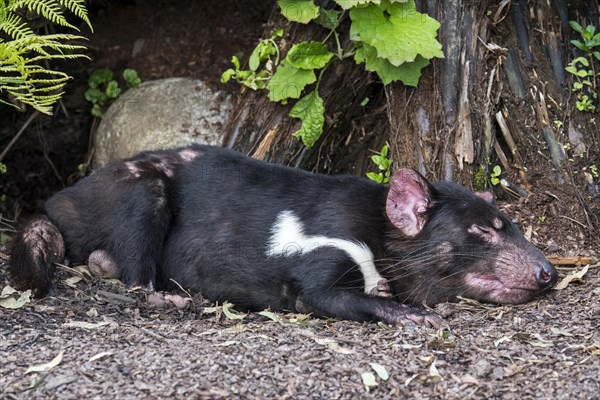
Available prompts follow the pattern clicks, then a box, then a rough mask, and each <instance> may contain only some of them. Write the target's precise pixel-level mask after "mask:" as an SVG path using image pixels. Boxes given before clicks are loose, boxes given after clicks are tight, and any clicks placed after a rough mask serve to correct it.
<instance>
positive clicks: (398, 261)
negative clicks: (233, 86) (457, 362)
mask: <svg viewBox="0 0 600 400" xmlns="http://www.w3.org/2000/svg"><path fill="white" fill-rule="evenodd" d="M64 258H66V259H68V260H69V261H70V262H72V263H82V262H85V261H86V260H88V259H89V262H90V264H91V266H92V267H93V268H92V269H93V270H94V271H96V272H98V273H100V274H101V275H104V276H110V277H118V278H121V279H122V280H123V281H124V283H125V284H127V285H129V286H142V287H144V288H146V289H148V290H176V289H177V288H178V285H181V287H183V288H186V289H188V290H192V291H199V292H201V293H202V295H203V296H204V297H206V298H208V299H209V300H212V301H224V300H228V301H230V302H232V303H234V304H235V305H237V306H238V307H241V308H244V309H250V310H261V309H264V308H268V307H270V308H271V309H273V310H289V311H297V312H312V313H314V314H316V315H319V316H331V317H339V318H345V319H351V320H356V321H383V322H386V323H389V324H400V323H403V322H406V321H409V320H410V321H413V322H417V323H424V324H428V325H438V324H439V323H440V319H439V317H437V316H435V315H434V314H431V313H428V312H425V311H421V310H418V309H416V308H412V307H411V306H412V305H421V304H429V305H433V304H436V303H439V302H443V301H448V300H452V299H454V298H456V296H457V295H461V296H465V297H470V298H473V299H477V300H481V301H488V302H494V303H522V302H526V301H528V300H530V299H532V297H533V296H534V295H535V294H536V293H539V292H541V291H543V290H545V289H548V288H549V287H551V286H552V285H553V284H554V283H555V282H556V279H557V273H556V270H555V269H554V268H553V266H552V265H551V264H550V263H549V262H548V260H546V258H545V257H544V255H543V254H542V253H541V252H540V251H539V250H538V249H537V248H535V247H534V246H533V245H532V244H530V243H529V242H528V241H527V240H526V239H525V238H524V236H523V234H522V233H521V232H520V231H519V230H518V228H517V227H516V226H515V225H514V224H513V223H512V222H511V220H510V219H509V218H508V217H507V216H506V215H504V214H503V213H501V212H500V211H499V210H498V208H497V207H496V206H495V204H494V201H493V199H492V196H491V194H490V193H473V192H471V191H469V190H467V189H465V188H463V187H461V186H459V185H456V184H453V183H448V182H438V183H429V182H428V181H427V180H426V179H425V178H424V177H423V176H421V175H420V174H419V173H417V172H415V171H413V170H410V169H400V170H399V171H397V172H396V173H395V175H394V176H393V177H392V179H391V182H390V185H389V187H387V186H382V185H378V184H376V183H373V182H371V181H368V180H366V179H360V178H356V177H352V176H326V175H315V174H311V173H308V172H305V171H301V170H297V169H292V168H287V167H282V166H277V165H273V164H269V163H265V162H262V161H257V160H254V159H251V158H248V157H246V156H244V155H242V154H239V153H237V152H234V151H231V150H226V149H222V148H216V147H209V146H191V147H187V148H180V149H175V150H166V151H156V152H145V153H141V154H139V155H137V156H135V157H132V158H129V159H126V160H122V161H116V162H113V163H111V164H109V165H107V166H106V167H104V168H101V169H99V170H98V171H96V172H95V173H93V174H92V175H90V176H88V177H87V178H85V179H82V180H81V181H79V182H78V183H77V184H76V185H74V186H72V187H69V188H67V189H64V190H62V191H61V192H59V193H57V194H55V195H54V196H53V197H52V198H50V200H48V201H47V202H46V205H45V213H44V214H43V215H40V216H37V217H34V218H33V219H32V220H31V221H29V222H28V223H27V224H25V225H24V226H23V227H22V229H21V230H20V231H19V232H18V233H17V235H16V236H15V237H14V240H13V242H12V249H11V260H10V263H9V264H10V270H11V275H12V276H13V278H14V280H15V281H16V283H17V285H18V287H19V288H21V289H33V290H34V291H35V293H36V294H37V295H38V296H43V295H45V294H47V292H48V290H49V288H50V285H51V278H52V274H53V271H54V262H60V261H63V259H64Z"/></svg>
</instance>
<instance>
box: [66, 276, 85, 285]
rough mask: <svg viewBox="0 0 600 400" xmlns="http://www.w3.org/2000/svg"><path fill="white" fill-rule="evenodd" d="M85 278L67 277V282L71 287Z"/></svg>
mask: <svg viewBox="0 0 600 400" xmlns="http://www.w3.org/2000/svg"><path fill="white" fill-rule="evenodd" d="M82 280H83V278H82V277H81V276H72V277H70V278H67V279H65V283H66V284H67V285H69V286H71V287H75V285H76V284H77V283H79V282H81V281H82Z"/></svg>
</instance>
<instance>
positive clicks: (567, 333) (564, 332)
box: [550, 328, 573, 337]
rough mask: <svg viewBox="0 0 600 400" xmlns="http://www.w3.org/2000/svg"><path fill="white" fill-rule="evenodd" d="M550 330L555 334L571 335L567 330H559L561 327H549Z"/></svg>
mask: <svg viewBox="0 0 600 400" xmlns="http://www.w3.org/2000/svg"><path fill="white" fill-rule="evenodd" d="M550 330H551V331H552V333H554V334H555V335H559V336H567V337H573V334H572V333H571V332H567V331H564V330H561V329H558V328H550Z"/></svg>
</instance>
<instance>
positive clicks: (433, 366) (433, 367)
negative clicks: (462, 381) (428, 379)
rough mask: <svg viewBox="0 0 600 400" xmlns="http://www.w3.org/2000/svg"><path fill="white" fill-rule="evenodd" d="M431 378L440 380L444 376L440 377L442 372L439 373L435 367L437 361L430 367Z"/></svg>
mask: <svg viewBox="0 0 600 400" xmlns="http://www.w3.org/2000/svg"><path fill="white" fill-rule="evenodd" d="M429 376H432V377H439V378H441V377H442V375H440V371H438V369H437V367H436V366H435V360H434V361H433V362H432V363H431V365H430V366H429Z"/></svg>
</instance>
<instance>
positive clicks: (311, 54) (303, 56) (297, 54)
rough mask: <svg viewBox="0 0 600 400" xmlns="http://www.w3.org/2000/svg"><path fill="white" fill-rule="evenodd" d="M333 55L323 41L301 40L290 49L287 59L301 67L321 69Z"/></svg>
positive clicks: (293, 64)
mask: <svg viewBox="0 0 600 400" xmlns="http://www.w3.org/2000/svg"><path fill="white" fill-rule="evenodd" d="M331 57H333V53H332V52H330V51H329V49H328V48H327V46H326V45H324V44H323V43H320V42H300V43H296V44H295V45H293V46H292V48H291V49H290V51H288V54H287V56H286V58H285V61H287V62H288V63H289V64H290V65H291V66H293V67H295V68H299V69H319V68H323V67H324V66H325V65H327V63H328V62H329V60H331Z"/></svg>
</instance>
